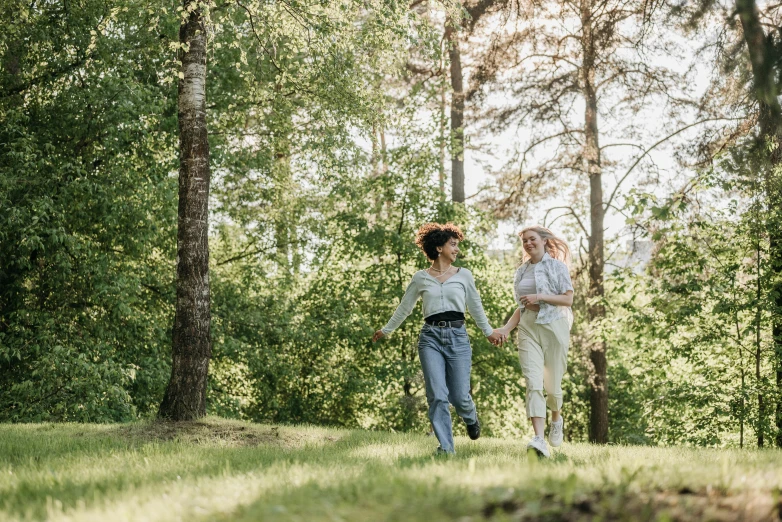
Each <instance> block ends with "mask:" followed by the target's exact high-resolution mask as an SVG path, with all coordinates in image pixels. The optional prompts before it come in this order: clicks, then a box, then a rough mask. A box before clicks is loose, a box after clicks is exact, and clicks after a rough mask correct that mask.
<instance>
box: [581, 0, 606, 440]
mask: <svg viewBox="0 0 782 522" xmlns="http://www.w3.org/2000/svg"><path fill="white" fill-rule="evenodd" d="M581 24H582V35H583V36H582V42H581V44H582V49H583V62H582V63H583V65H582V70H581V73H582V78H581V81H582V84H581V87H582V93H583V95H584V101H585V105H586V109H585V114H584V139H585V146H584V158H585V160H586V167H587V172H588V173H589V206H590V233H589V303H590V304H589V305H588V310H587V313H588V316H589V321H590V323H600V322H601V321H602V320H603V319H604V318H605V306H604V305H603V296H604V289H603V267H604V260H603V226H604V225H603V221H604V218H605V209H604V207H603V181H602V174H603V169H602V165H601V160H600V146H599V144H598V127H597V88H596V85H595V60H596V51H595V46H594V35H593V28H592V3H591V0H583V1H582V3H581ZM589 359H590V361H591V364H592V370H593V371H592V375H591V376H590V383H589V384H590V389H589V405H590V413H589V440H590V442H596V443H599V444H605V443H606V442H608V380H607V370H608V363H607V360H606V345H605V342H604V341H603V340H602V339H599V338H593V339H590V343H589Z"/></svg>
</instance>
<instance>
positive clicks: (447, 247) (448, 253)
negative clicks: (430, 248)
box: [437, 237, 459, 263]
mask: <svg viewBox="0 0 782 522" xmlns="http://www.w3.org/2000/svg"><path fill="white" fill-rule="evenodd" d="M437 251H438V252H440V259H441V260H443V261H445V262H448V263H453V262H454V261H456V257H457V256H458V255H459V240H458V239H456V238H455V237H452V238H449V239H448V241H446V242H445V244H444V245H443V246H441V247H437Z"/></svg>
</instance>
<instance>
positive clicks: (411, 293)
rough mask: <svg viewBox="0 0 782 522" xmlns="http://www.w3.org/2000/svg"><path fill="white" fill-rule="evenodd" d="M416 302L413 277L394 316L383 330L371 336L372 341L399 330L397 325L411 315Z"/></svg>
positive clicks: (416, 285)
mask: <svg viewBox="0 0 782 522" xmlns="http://www.w3.org/2000/svg"><path fill="white" fill-rule="evenodd" d="M416 301H418V284H417V283H416V278H415V276H413V279H412V280H411V281H410V284H408V285H407V290H405V295H403V296H402V301H400V302H399V306H397V307H396V311H395V312H394V315H392V316H391V320H389V321H388V323H387V324H386V325H385V326H384V327H383V328H381V329H380V330H378V331H376V332H375V334H374V335H373V336H372V341H373V342H374V341H377V340H378V339H380V338H382V337H385V336H387V335H389V334H391V332H393V331H394V330H396V329H397V328H399V325H400V324H402V322H403V321H404V320H405V319H407V316H409V315H410V314H411V313H412V311H413V308H414V307H415V303H416Z"/></svg>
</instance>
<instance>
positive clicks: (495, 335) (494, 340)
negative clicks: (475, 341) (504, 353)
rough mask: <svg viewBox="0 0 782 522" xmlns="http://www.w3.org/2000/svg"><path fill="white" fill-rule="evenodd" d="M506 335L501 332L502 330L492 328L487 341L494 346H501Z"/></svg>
mask: <svg viewBox="0 0 782 522" xmlns="http://www.w3.org/2000/svg"><path fill="white" fill-rule="evenodd" d="M507 337H508V335H507V334H506V333H505V332H503V331H502V330H494V331H493V332H492V333H491V335H490V336H489V337H488V339H489V342H490V343H491V344H493V345H494V346H501V345H502V343H504V342H505V340H506V339H507Z"/></svg>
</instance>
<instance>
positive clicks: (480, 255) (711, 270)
mask: <svg viewBox="0 0 782 522" xmlns="http://www.w3.org/2000/svg"><path fill="white" fill-rule="evenodd" d="M2 5H3V13H4V14H3V18H2V26H1V27H0V29H1V30H0V54H2V64H1V65H2V67H0V122H2V124H1V125H0V420H2V421H13V422H21V421H43V420H55V421H83V422H87V421H89V422H117V421H127V420H131V419H136V418H140V417H151V416H156V415H159V416H162V417H166V418H174V419H192V418H197V417H200V416H202V415H204V414H206V413H211V414H216V415H220V416H224V417H235V418H242V419H250V420H254V421H270V422H284V423H315V424H324V425H339V426H348V427H363V428H369V429H378V430H380V429H382V430H426V429H427V426H428V421H427V419H426V411H425V398H424V391H423V380H422V376H421V373H420V369H419V368H420V367H419V363H418V361H417V357H416V356H417V351H416V336H417V331H418V329H419V327H420V323H421V319H422V318H421V316H420V308H419V309H418V310H417V311H416V312H414V314H413V316H411V317H410V318H409V319H408V320H407V321H406V322H405V323H404V325H403V326H402V327H401V328H400V329H399V330H398V331H397V332H395V333H394V334H393V336H391V337H390V338H389V339H387V340H384V341H383V342H381V343H377V344H372V343H370V341H369V339H370V337H371V334H372V332H373V331H374V330H375V329H376V328H379V327H380V326H382V325H383V324H384V322H385V321H386V320H387V318H388V317H390V315H391V314H392V312H393V310H394V309H395V306H396V304H397V303H398V301H399V298H400V297H401V295H402V293H403V291H404V288H405V286H406V284H407V282H408V280H409V278H410V276H411V275H412V273H413V272H414V271H415V270H418V269H420V268H423V267H425V266H426V262H425V259H424V257H423V256H422V255H421V254H420V252H418V251H417V249H416V247H415V245H414V244H413V235H414V231H415V229H416V228H417V227H418V226H419V225H420V224H421V223H424V222H427V221H438V222H446V221H453V222H455V223H458V224H460V225H461V226H462V227H463V229H464V230H465V232H466V240H465V241H464V243H463V244H462V250H463V254H464V256H463V259H462V260H461V262H460V263H461V265H462V266H467V267H469V268H470V269H471V270H472V271H473V273H474V274H475V276H476V280H477V282H478V287H479V290H480V292H481V296H482V298H483V303H484V307H485V308H486V311H487V315H488V316H489V318H490V321H491V322H492V324H493V325H494V326H495V327H496V326H499V325H501V324H502V323H503V322H504V320H505V319H506V318H507V317H508V315H509V314H510V313H511V312H512V311H513V307H514V303H513V299H512V296H511V280H512V273H513V269H514V267H515V265H516V264H517V262H518V260H519V254H520V252H519V251H514V250H513V248H516V247H515V246H514V247H512V248H510V247H508V248H505V249H502V248H499V249H498V248H489V247H490V245H495V246H496V245H498V244H499V245H500V246H502V245H505V244H507V243H506V242H505V240H504V238H498V237H497V225H498V223H501V224H502V226H503V227H504V228H505V229H508V228H513V227H518V226H521V225H523V224H529V223H532V222H539V223H541V224H544V225H547V226H551V227H552V228H553V229H554V230H555V231H557V232H558V233H559V234H560V235H561V236H563V237H564V238H566V239H567V240H568V241H569V242H570V244H571V248H572V250H573V253H574V263H573V267H572V274H573V279H574V285H575V287H576V292H575V295H576V301H575V303H574V312H575V314H576V321H575V324H574V328H573V332H572V344H571V351H570V358H569V364H570V369H569V373H568V375H567V376H566V378H565V382H564V384H563V385H564V387H565V394H566V396H565V404H566V405H567V409H566V411H565V415H566V418H567V421H566V424H565V428H566V436H567V437H568V439H569V440H573V441H579V440H589V441H593V442H599V443H606V442H613V443H630V444H650V445H657V444H660V445H668V444H691V445H703V446H744V445H757V446H763V445H776V446H782V314H780V310H782V277H781V273H782V218H781V217H782V216H780V212H781V209H782V205H781V204H780V203H781V202H782V200H781V197H780V195H781V194H782V174H780V163H782V149H780V146H779V142H780V135H782V126H781V125H780V124H781V123H782V119H781V118H782V115H781V114H780V113H781V112H782V111H781V110H780V105H779V98H778V94H779V92H780V82H782V36H781V34H782V32H780V24H781V23H782V4H777V3H756V2H755V1H754V0H736V1H735V3H734V2H727V1H725V2H720V1H712V0H699V1H694V2H674V1H671V2H667V1H653V0H652V1H630V0H628V1H623V0H574V1H567V0H566V1H561V0H556V1H549V0H533V1H529V2H527V1H516V0H478V1H477V2H476V1H470V0H464V1H463V2H459V1H443V2H433V1H421V0H414V1H412V2H411V3H406V2H393V1H381V0H367V1H358V0H329V1H320V0H319V1H315V0H300V1H297V0H274V1H272V0H268V1H263V0H247V1H245V0H240V1H228V2H221V1H216V2H210V1H207V2H202V1H196V2H191V1H189V0H185V1H184V3H182V4H178V3H176V2H170V1H167V0H163V1H160V2H155V3H150V2H141V1H137V0H77V1H62V2H46V3H40V2H35V1H33V2H20V1H17V0H4V2H3V4H2ZM469 155H473V156H474V157H475V158H477V159H476V161H474V162H469V161H465V157H466V156H469ZM478 160H480V161H482V162H483V163H479V161H478ZM470 166H472V169H471V168H470ZM476 178H478V179H481V180H483V181H482V182H481V190H480V191H478V192H477V193H475V194H466V193H465V179H467V180H475V179H476ZM617 220H618V222H620V223H623V225H622V226H620V227H613V228H612V227H607V223H608V222H611V223H614V222H617ZM510 244H513V245H515V243H510ZM639 252H641V253H645V254H646V255H641V256H639V255H638V253H639ZM637 259H640V260H641V261H640V262H639V263H636V262H633V261H634V260H637ZM468 328H469V330H470V336H471V339H472V343H473V350H474V355H473V364H474V366H473V368H474V369H473V382H472V385H473V392H474V397H475V400H476V402H477V404H478V407H479V411H480V415H481V420H482V423H483V425H484V426H485V431H486V433H488V434H489V435H501V436H519V435H521V434H524V433H526V430H527V429H528V428H527V422H526V419H524V412H523V406H522V400H523V396H524V389H523V387H522V384H523V383H522V380H521V373H520V370H519V367H518V359H517V355H516V352H515V348H514V346H513V345H506V346H505V347H502V348H496V347H493V346H491V345H490V344H489V343H488V342H487V341H486V340H485V339H484V337H483V336H482V335H481V333H480V331H479V330H477V329H476V328H475V326H474V324H473V323H471V322H469V323H468Z"/></svg>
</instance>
